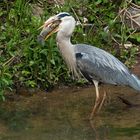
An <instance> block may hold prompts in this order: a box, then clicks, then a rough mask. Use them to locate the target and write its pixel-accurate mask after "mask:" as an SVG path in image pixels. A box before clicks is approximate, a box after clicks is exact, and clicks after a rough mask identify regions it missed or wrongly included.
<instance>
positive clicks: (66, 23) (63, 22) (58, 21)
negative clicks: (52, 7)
mask: <svg viewBox="0 0 140 140" xmlns="http://www.w3.org/2000/svg"><path fill="white" fill-rule="evenodd" d="M75 23H76V22H75V19H74V18H73V17H72V16H71V15H70V14H69V13H66V12H62V13H59V14H57V15H55V16H52V17H50V18H49V19H48V20H46V21H45V23H44V24H43V25H42V26H41V27H40V28H42V31H41V33H40V35H39V37H40V38H42V39H44V40H47V38H48V37H49V36H51V35H52V34H53V33H56V32H63V33H64V34H65V35H66V36H70V35H71V34H72V32H73V30H74V27H75Z"/></svg>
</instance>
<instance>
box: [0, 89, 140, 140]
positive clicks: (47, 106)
mask: <svg viewBox="0 0 140 140" xmlns="http://www.w3.org/2000/svg"><path fill="white" fill-rule="evenodd" d="M107 88H108V89H109V91H108V93H109V97H110V102H109V103H106V104H105V105H104V107H103V108H102V110H101V112H100V114H99V115H97V116H96V117H95V118H93V120H91V121H89V120H88V118H89V115H90V113H91V110H92V107H93V105H94V99H95V98H94V96H95V95H94V93H93V92H94V88H93V87H86V88H75V89H70V88H65V89H63V90H61V89H57V90H54V91H53V92H51V93H48V94H46V93H44V92H38V93H34V94H33V96H30V97H25V96H19V97H18V99H17V100H12V101H6V102H5V103H1V105H0V140H19V139H20V140H47V139H48V140H139V139H140V108H139V107H137V108H135V107H134V108H127V107H126V106H125V105H124V104H123V103H121V102H120V100H119V99H118V98H117V96H118V95H119V96H122V97H125V98H127V99H128V100H130V101H132V102H134V103H136V104H137V103H139V101H140V95H138V94H136V92H135V91H133V90H132V89H130V88H125V87H124V88H120V87H112V86H111V87H107ZM101 90H102V89H101ZM101 92H102V91H101Z"/></svg>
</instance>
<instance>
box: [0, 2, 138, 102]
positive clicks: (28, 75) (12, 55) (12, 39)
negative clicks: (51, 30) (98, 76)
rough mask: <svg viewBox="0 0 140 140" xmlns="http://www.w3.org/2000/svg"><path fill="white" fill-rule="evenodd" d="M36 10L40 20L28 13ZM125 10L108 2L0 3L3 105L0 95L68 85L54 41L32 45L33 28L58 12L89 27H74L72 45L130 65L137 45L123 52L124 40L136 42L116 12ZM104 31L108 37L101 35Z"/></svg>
mask: <svg viewBox="0 0 140 140" xmlns="http://www.w3.org/2000/svg"><path fill="white" fill-rule="evenodd" d="M38 5H39V6H40V7H41V9H43V13H42V15H41V16H37V15H36V14H38V13H39V11H38V10H36V11H37V12H36V13H33V9H34V8H35V7H37V6H38ZM126 6H127V3H126V2H123V4H121V5H120V6H119V5H118V3H115V2H113V1H112V2H110V1H109V0H96V1H95V2H91V1H90V0H84V1H83V0H77V1H73V0H67V1H66V2H65V4H64V5H57V6H55V7H54V3H53V4H52V5H51V4H49V3H48V2H46V1H43V0H40V1H39V0H38V1H34V0H28V1H23V0H12V1H8V0H3V1H2V2H0V19H1V20H0V21H1V22H0V33H1V35H0V98H1V99H2V100H4V91H5V90H7V89H10V90H12V89H13V88H17V87H18V86H26V87H32V88H35V87H39V88H40V87H41V88H49V87H51V86H54V85H55V84H57V83H58V82H62V83H64V82H65V83H66V82H71V80H72V79H71V78H70V74H69V73H68V71H67V68H66V66H65V64H64V62H63V60H62V58H61V56H60V54H59V52H58V49H57V47H56V43H55V36H53V37H52V38H49V40H48V41H47V42H46V44H45V46H41V45H40V44H38V43H37V36H38V34H39V32H40V31H39V30H38V28H39V27H40V26H41V25H42V24H43V22H44V21H45V20H46V19H47V18H48V17H50V16H51V15H54V14H56V13H57V12H59V11H67V12H69V13H71V14H72V15H73V16H75V18H76V19H77V20H80V21H81V23H82V22H83V17H86V18H87V19H88V22H89V23H93V26H92V27H88V28H87V27H84V28H83V27H82V26H78V27H77V28H76V30H75V33H74V35H73V37H72V38H73V42H74V43H80V42H81V40H83V41H82V42H81V43H87V44H91V45H95V46H97V47H101V48H104V49H105V50H107V51H109V52H111V53H112V54H114V55H116V56H117V57H119V58H120V59H121V60H122V61H123V62H124V63H126V64H127V65H128V66H131V65H132V64H134V62H135V56H136V54H137V51H138V49H137V46H133V47H130V48H125V47H124V44H125V43H127V41H128V40H129V38H133V39H136V41H137V42H140V39H139V37H138V36H137V37H135V36H133V35H132V34H131V33H132V31H131V29H129V28H128V27H127V26H126V25H125V24H124V23H122V22H120V18H116V17H117V15H118V9H119V7H122V8H124V7H126ZM115 18H116V19H115ZM114 19H115V20H114ZM106 26H108V28H109V32H105V31H104V27H106ZM83 34H85V35H83ZM130 34H131V36H130ZM114 39H115V41H116V42H117V43H118V44H121V47H120V46H118V44H117V43H116V42H115V41H114ZM116 46H117V47H116Z"/></svg>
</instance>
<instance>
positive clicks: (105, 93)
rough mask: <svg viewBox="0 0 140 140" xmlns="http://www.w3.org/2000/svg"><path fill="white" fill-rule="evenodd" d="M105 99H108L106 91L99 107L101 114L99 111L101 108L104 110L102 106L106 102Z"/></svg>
mask: <svg viewBox="0 0 140 140" xmlns="http://www.w3.org/2000/svg"><path fill="white" fill-rule="evenodd" d="M105 98H106V91H104V95H103V97H102V100H101V102H100V104H99V107H98V110H97V112H99V111H100V110H101V108H102V106H103V103H104V101H105Z"/></svg>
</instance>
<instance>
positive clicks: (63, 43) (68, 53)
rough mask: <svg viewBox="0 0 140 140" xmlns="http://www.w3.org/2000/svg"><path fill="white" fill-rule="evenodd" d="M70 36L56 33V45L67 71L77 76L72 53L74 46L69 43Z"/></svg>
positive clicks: (74, 58)
mask: <svg viewBox="0 0 140 140" xmlns="http://www.w3.org/2000/svg"><path fill="white" fill-rule="evenodd" d="M70 38H71V36H66V34H64V33H63V32H58V34H57V45H58V47H59V50H60V52H61V54H62V57H63V59H64V60H65V62H66V64H67V66H68V68H69V70H70V71H71V72H72V73H73V74H75V75H76V76H78V73H77V70H76V57H75V52H74V45H73V44H72V43H71V41H70Z"/></svg>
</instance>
